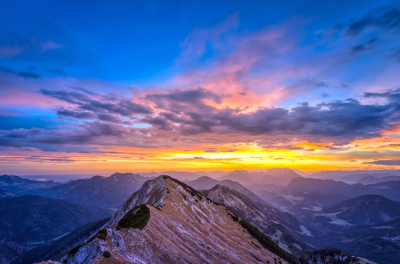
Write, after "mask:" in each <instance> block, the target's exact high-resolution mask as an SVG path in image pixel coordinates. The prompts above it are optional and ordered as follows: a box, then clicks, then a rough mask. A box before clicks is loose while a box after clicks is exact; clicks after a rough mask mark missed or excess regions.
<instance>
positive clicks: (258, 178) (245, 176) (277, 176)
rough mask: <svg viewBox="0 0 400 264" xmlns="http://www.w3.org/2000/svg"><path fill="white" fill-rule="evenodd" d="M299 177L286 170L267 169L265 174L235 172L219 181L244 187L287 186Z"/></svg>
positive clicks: (244, 171) (245, 171) (243, 171)
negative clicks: (236, 183) (254, 185)
mask: <svg viewBox="0 0 400 264" xmlns="http://www.w3.org/2000/svg"><path fill="white" fill-rule="evenodd" d="M296 177H301V176H300V175H299V174H297V173H296V172H294V171H293V170H291V169H287V168H275V169H269V170H267V171H265V172H256V171H251V172H249V171H247V170H235V171H233V172H231V173H229V174H227V175H225V176H223V177H221V178H219V179H220V180H224V179H229V180H233V181H236V182H239V183H240V184H243V185H245V186H248V185H253V184H282V185H286V184H288V183H289V182H290V181H291V180H292V179H293V178H296Z"/></svg>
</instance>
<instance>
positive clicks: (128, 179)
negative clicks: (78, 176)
mask: <svg viewBox="0 0 400 264" xmlns="http://www.w3.org/2000/svg"><path fill="white" fill-rule="evenodd" d="M146 180H148V178H146V177H142V176H140V175H137V174H132V173H115V174H113V175H111V176H110V177H102V176H94V177H92V178H89V179H82V180H76V181H70V182H67V183H64V184H60V185H57V186H55V187H52V188H47V189H36V190H34V191H31V192H30V193H32V194H37V195H41V196H45V197H49V198H54V199H61V200H66V201H70V202H75V203H81V204H89V205H96V206H100V207H103V208H109V209H118V208H120V207H121V205H122V204H123V202H124V201H125V200H126V199H127V198H128V197H129V196H130V195H131V194H132V193H133V192H135V191H137V190H138V189H139V188H140V187H141V186H142V184H143V183H144V182H145V181H146Z"/></svg>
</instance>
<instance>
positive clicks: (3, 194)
mask: <svg viewBox="0 0 400 264" xmlns="http://www.w3.org/2000/svg"><path fill="white" fill-rule="evenodd" d="M18 196H19V195H18V194H16V193H13V192H7V191H2V190H0V199H5V198H14V197H18Z"/></svg>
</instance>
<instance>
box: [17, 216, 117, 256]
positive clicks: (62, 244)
mask: <svg viewBox="0 0 400 264" xmlns="http://www.w3.org/2000/svg"><path fill="white" fill-rule="evenodd" d="M110 218H111V217H107V218H103V219H100V220H95V221H92V222H89V223H87V224H85V225H83V226H81V227H79V228H77V229H75V230H74V231H72V232H70V233H68V234H67V235H65V236H62V237H60V238H56V239H52V240H50V241H48V242H46V243H44V244H42V245H39V246H36V247H34V248H32V249H30V250H28V251H25V252H23V253H22V254H19V255H18V257H17V258H15V259H14V260H13V261H12V262H11V263H10V264H24V263H25V264H28V263H37V262H40V261H46V260H49V259H53V260H60V259H61V258H62V257H63V256H64V255H65V254H67V253H68V252H69V251H70V250H71V249H73V248H74V247H76V246H77V245H78V244H80V243H82V242H84V241H85V240H86V239H87V238H88V237H89V236H91V235H92V234H93V233H95V232H97V231H98V230H99V229H101V227H102V226H104V225H105V224H106V223H107V222H108V221H109V220H110Z"/></svg>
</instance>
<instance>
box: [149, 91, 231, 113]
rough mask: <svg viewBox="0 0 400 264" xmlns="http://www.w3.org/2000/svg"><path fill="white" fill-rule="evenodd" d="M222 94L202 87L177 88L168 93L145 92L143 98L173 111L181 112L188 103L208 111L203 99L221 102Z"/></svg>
mask: <svg viewBox="0 0 400 264" xmlns="http://www.w3.org/2000/svg"><path fill="white" fill-rule="evenodd" d="M223 98H224V96H223V95H219V94H216V93H213V92H211V91H208V90H206V89H203V88H197V89H193V90H182V91H180V90H177V91H173V92H169V93H153V94H147V95H146V96H145V99H146V100H148V101H151V102H154V103H155V104H156V106H157V108H159V109H163V110H169V111H171V112H173V113H181V112H182V111H186V110H187V106H188V105H190V106H191V108H192V109H196V111H197V110H201V111H208V110H211V108H210V106H209V105H208V104H206V102H205V100H211V101H213V102H215V103H221V101H222V99H223Z"/></svg>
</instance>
